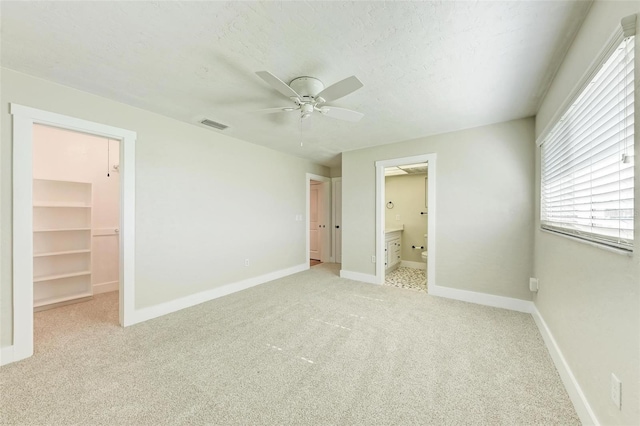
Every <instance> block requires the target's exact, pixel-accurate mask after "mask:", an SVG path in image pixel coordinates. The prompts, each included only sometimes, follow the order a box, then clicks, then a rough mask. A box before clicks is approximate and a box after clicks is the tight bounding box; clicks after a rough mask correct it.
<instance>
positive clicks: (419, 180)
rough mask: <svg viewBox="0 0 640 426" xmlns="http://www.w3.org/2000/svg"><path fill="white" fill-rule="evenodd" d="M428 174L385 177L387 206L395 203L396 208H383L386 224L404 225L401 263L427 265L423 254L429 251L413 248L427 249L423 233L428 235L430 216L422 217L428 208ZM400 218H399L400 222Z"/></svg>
mask: <svg viewBox="0 0 640 426" xmlns="http://www.w3.org/2000/svg"><path fill="white" fill-rule="evenodd" d="M426 177H427V175H426V173H420V174H415V175H400V176H388V177H386V178H385V188H384V191H385V203H387V202H389V201H392V202H393V209H384V212H385V225H386V227H387V228H391V227H394V226H397V225H403V226H404V231H402V252H401V254H400V257H401V259H402V260H408V261H410V262H420V263H424V259H422V257H421V254H422V252H423V251H424V250H426V246H425V248H424V249H413V248H411V246H424V245H425V240H424V234H426V233H427V216H426V215H421V214H420V213H421V212H424V211H426V210H427V209H426V207H425V195H426V191H425V178H426ZM397 216H400V218H399V219H397Z"/></svg>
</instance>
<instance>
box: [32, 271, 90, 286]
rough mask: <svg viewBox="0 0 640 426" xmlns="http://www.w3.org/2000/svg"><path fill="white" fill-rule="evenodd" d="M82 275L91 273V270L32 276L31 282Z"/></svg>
mask: <svg viewBox="0 0 640 426" xmlns="http://www.w3.org/2000/svg"><path fill="white" fill-rule="evenodd" d="M82 275H91V271H80V272H69V273H67V274H56V275H45V276H42V277H33V282H34V283H38V282H40V281H52V280H59V279H62V278H70V277H80V276H82Z"/></svg>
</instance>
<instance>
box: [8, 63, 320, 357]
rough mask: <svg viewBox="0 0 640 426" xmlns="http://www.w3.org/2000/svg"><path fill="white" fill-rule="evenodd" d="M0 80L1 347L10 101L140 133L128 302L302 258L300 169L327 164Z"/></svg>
mask: <svg viewBox="0 0 640 426" xmlns="http://www.w3.org/2000/svg"><path fill="white" fill-rule="evenodd" d="M1 78H2V80H1V89H2V90H1V92H2V93H1V96H2V97H1V99H0V100H1V102H0V104H1V105H2V112H1V119H2V133H1V145H0V161H1V177H2V186H1V187H0V200H1V210H0V224H1V229H2V234H1V239H0V245H1V246H0V250H1V254H2V267H1V269H0V274H1V276H0V278H1V280H0V283H1V284H0V296H1V298H2V301H1V308H2V312H1V316H0V318H1V327H0V333H1V340H0V341H1V345H2V346H3V347H4V346H7V345H10V344H11V341H12V336H11V330H12V324H11V318H12V312H11V291H12V285H13V284H12V280H11V223H12V222H11V221H12V216H11V215H12V205H11V204H12V203H11V200H12V198H11V176H12V169H11V146H12V141H11V116H10V114H9V106H8V104H9V103H10V102H15V103H18V104H22V105H25V106H29V107H34V108H39V109H44V110H47V111H53V112H56V113H60V114H65V115H70V116H73V117H78V118H82V119H86V120H91V121H95V122H99V123H103V124H108V125H112V126H116V127H121V128H125V129H128V130H133V131H136V132H137V133H138V139H137V143H136V248H135V250H136V270H135V280H136V300H135V306H136V308H142V307H148V306H152V305H156V304H159V303H162V302H167V301H170V300H174V299H177V298H180V297H183V296H187V295H191V294H194V293H198V292H201V291H204V290H208V289H211V288H215V287H218V286H221V285H224V284H228V283H233V282H236V281H239V280H242V279H247V278H250V277H255V276H260V275H263V274H266V273H269V272H272V271H277V270H281V269H284V268H289V267H292V266H297V265H300V264H303V263H305V262H306V258H307V253H306V248H305V234H306V229H305V222H304V221H301V222H296V221H295V216H296V214H305V206H306V173H307V172H309V173H314V174H319V175H324V176H328V175H329V170H328V169H327V168H326V167H322V166H319V165H316V164H313V163H311V162H309V161H306V160H302V159H299V158H296V157H292V156H289V155H285V154H282V153H279V152H276V151H273V150H270V149H267V148H262V147H259V146H257V145H253V144H250V143H246V142H242V141H240V140H237V139H233V138H229V137H227V136H224V134H222V133H218V132H216V131H212V130H208V129H204V128H200V127H197V126H194V125H190V124H187V123H183V122H179V121H176V120H172V119H169V118H167V117H163V116H160V115H157V114H154V113H151V112H147V111H144V110H141V109H137V108H133V107H130V106H127V105H124V104H120V103H117V102H114V101H111V100H108V99H105V98H101V97H98V96H95V95H91V94H88V93H84V92H80V91H77V90H74V89H71V88H68V87H65V86H61V85H57V84H54V83H51V82H49V81H45V80H41V79H37V78H33V77H30V76H27V75H24V74H20V73H16V72H14V71H11V70H7V69H3V70H2V76H1ZM247 164H251V167H247ZM245 258H249V259H250V260H251V266H250V267H245V266H244V259H245Z"/></svg>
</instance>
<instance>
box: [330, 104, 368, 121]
mask: <svg viewBox="0 0 640 426" xmlns="http://www.w3.org/2000/svg"><path fill="white" fill-rule="evenodd" d="M320 112H321V113H322V114H324V115H326V116H327V117H331V118H336V119H338V120H344V121H352V122H356V121H360V119H362V117H364V114H363V113H361V112H358V111H353V110H350V109H346V108H338V107H332V106H323V107H322V108H321V109H320Z"/></svg>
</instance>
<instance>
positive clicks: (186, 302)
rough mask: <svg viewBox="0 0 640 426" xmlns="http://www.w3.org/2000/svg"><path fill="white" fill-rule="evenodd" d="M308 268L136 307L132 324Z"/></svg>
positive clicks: (299, 266)
mask: <svg viewBox="0 0 640 426" xmlns="http://www.w3.org/2000/svg"><path fill="white" fill-rule="evenodd" d="M307 269H309V265H307V264H306V263H304V264H301V265H297V266H293V267H291V268H286V269H281V270H279V271H274V272H270V273H268V274H264V275H260V276H257V277H252V278H248V279H246V280H242V281H238V282H235V283H231V284H226V285H223V286H221V287H216V288H213V289H211V290H207V291H203V292H200V293H196V294H192V295H190V296H186V297H182V298H180V299H176V300H172V301H170V302H165V303H161V304H159V305H155V306H150V307H148V308H142V309H136V310H135V311H134V315H133V321H132V322H131V324H132V325H133V324H137V323H140V322H143V321H147V320H150V319H153V318H157V317H160V316H163V315H166V314H170V313H172V312H176V311H179V310H181V309H185V308H189V307H191V306H195V305H199V304H201V303H204V302H208V301H210V300H213V299H217V298H219V297H222V296H226V295H228V294H231V293H235V292H238V291H241V290H246V289H248V288H251V287H255V286H257V285H260V284H264V283H266V282H269V281H273V280H277V279H278V278H283V277H286V276H288V275H292V274H296V273H298V272H302V271H305V270H307Z"/></svg>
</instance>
